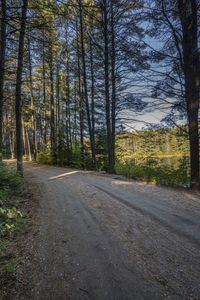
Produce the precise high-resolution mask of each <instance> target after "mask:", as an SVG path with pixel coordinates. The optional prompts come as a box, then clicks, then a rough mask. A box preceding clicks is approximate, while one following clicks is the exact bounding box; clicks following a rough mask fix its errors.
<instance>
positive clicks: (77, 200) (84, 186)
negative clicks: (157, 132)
mask: <svg viewBox="0 0 200 300" xmlns="http://www.w3.org/2000/svg"><path fill="white" fill-rule="evenodd" d="M25 171H26V176H27V177H28V180H29V182H30V183H32V184H33V188H34V190H35V194H36V197H37V198H38V199H39V205H38V209H37V215H36V219H35V225H34V227H33V234H32V235H31V236H29V238H28V239H29V240H28V242H27V244H28V245H27V257H26V259H25V263H24V265H23V266H22V267H21V268H22V269H21V270H20V274H21V277H22V278H23V279H22V280H19V281H20V282H22V281H23V284H22V283H19V284H18V291H17V292H16V293H17V295H15V299H34V300H40V299H41V300H58V299H60V300H65V299H66V300H67V299H73V300H78V299H81V300H82V299H91V300H104V299H105V300H125V299H132V300H133V299H136V300H140V299H148V300H151V299H152V300H156V299H158V300H160V299H175V300H178V299H181V300H183V299H188V300H189V299H190V300H191V299H200V199H199V197H198V195H196V196H195V195H193V194H191V193H189V192H184V191H182V190H175V189H170V188H164V187H156V186H154V185H147V184H145V183H140V182H133V181H128V180H123V179H120V178H118V177H117V178H115V176H108V175H103V174H98V173H95V172H87V171H85V172H84V171H78V170H74V169H65V168H58V167H50V166H41V165H37V164H28V163H27V164H26V166H25ZM19 276H20V275H19ZM22 285H23V287H22Z"/></svg>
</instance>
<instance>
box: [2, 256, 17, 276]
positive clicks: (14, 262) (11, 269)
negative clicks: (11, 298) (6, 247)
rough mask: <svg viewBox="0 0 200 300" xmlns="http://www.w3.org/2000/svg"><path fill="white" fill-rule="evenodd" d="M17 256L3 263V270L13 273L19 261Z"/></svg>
mask: <svg viewBox="0 0 200 300" xmlns="http://www.w3.org/2000/svg"><path fill="white" fill-rule="evenodd" d="M19 261H20V259H19V257H14V258H12V259H10V260H9V262H8V263H7V264H6V265H5V268H4V269H5V271H6V272H7V273H14V272H15V271H16V268H17V265H18V263H19Z"/></svg>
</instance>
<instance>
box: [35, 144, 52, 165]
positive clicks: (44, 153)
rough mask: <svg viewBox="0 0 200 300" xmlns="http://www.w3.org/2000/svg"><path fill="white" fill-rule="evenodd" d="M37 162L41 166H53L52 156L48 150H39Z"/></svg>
mask: <svg viewBox="0 0 200 300" xmlns="http://www.w3.org/2000/svg"><path fill="white" fill-rule="evenodd" d="M37 161H38V162H39V163H41V164H47V165H52V164H53V158H52V155H51V150H50V148H46V149H44V150H41V151H40V152H39V153H38V155H37Z"/></svg>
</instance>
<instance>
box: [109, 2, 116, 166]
mask: <svg viewBox="0 0 200 300" xmlns="http://www.w3.org/2000/svg"><path fill="white" fill-rule="evenodd" d="M110 3H111V82H112V96H111V97H112V103H111V120H112V126H111V135H112V137H111V169H112V172H115V127H116V74H115V73H116V70H115V68H116V52H115V25H114V10H113V0H111V1H110Z"/></svg>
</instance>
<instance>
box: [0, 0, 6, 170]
mask: <svg viewBox="0 0 200 300" xmlns="http://www.w3.org/2000/svg"><path fill="white" fill-rule="evenodd" d="M5 51H6V0H1V40H0V164H1V163H2V159H3V101H4V95H3V89H4V73H5V72H4V71H5Z"/></svg>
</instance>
